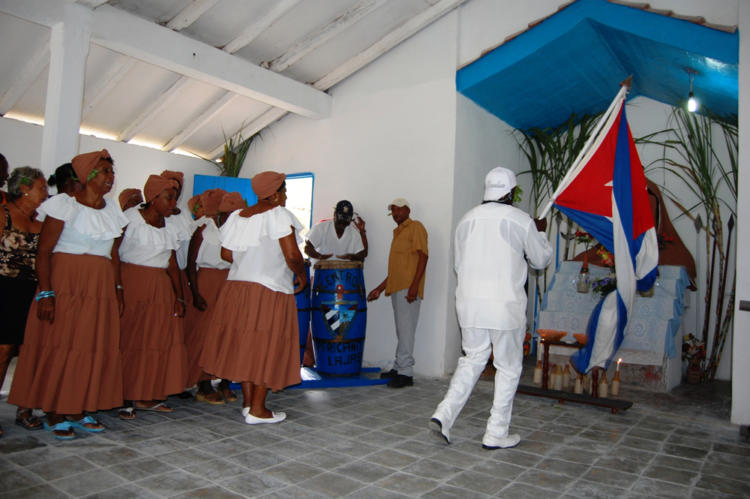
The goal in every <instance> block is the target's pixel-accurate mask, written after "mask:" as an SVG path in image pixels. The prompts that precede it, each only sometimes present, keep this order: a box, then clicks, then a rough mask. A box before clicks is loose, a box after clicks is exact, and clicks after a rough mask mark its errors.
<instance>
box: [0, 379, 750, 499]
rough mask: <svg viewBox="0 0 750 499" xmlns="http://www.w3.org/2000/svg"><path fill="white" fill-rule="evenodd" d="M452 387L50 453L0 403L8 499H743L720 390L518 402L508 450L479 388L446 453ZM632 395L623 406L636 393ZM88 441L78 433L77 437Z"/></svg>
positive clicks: (215, 410) (317, 398) (169, 418)
mask: <svg viewBox="0 0 750 499" xmlns="http://www.w3.org/2000/svg"><path fill="white" fill-rule="evenodd" d="M446 385H447V380H446V379H443V380H433V379H419V378H418V379H416V380H415V386H413V387H411V388H405V389H402V390H392V389H389V388H386V387H384V386H375V387H367V388H338V389H328V390H308V391H303V390H287V391H285V392H282V393H278V394H274V395H271V396H270V398H269V405H270V406H271V407H272V408H274V409H283V410H285V411H287V413H288V414H289V418H288V420H287V421H285V422H283V423H281V424H278V425H267V426H265V425H263V426H254V427H250V426H247V425H245V424H243V423H242V421H241V419H240V415H239V410H240V403H239V402H236V403H234V404H231V405H229V406H220V407H216V406H210V405H207V404H201V403H198V402H195V401H192V400H188V401H183V400H179V399H174V400H170V403H171V404H172V405H174V406H175V407H176V408H177V410H176V411H175V412H174V413H172V414H168V415H164V414H157V413H148V412H140V413H138V419H137V420H136V421H134V422H124V421H120V420H119V419H117V418H116V416H115V414H114V413H109V412H106V413H100V414H99V417H100V418H101V419H102V421H103V422H104V423H105V424H106V425H107V431H105V432H104V433H102V434H98V435H93V434H84V435H81V437H79V438H78V439H76V440H74V441H71V442H58V441H55V440H54V439H53V438H52V436H51V434H49V433H46V432H44V431H39V432H27V431H24V430H23V429H21V428H19V427H17V426H15V425H13V424H12V418H13V408H12V407H10V406H8V405H7V404H6V403H4V402H3V403H0V422H1V423H2V424H3V427H4V429H5V436H4V437H3V438H2V439H0V496H2V497H24V498H27V497H82V496H86V497H112V498H123V497H283V498H288V497H305V498H308V497H342V496H345V497H361V498H371V497H434V498H441V497H446V498H447V497H460V498H473V497H477V498H481V497H488V496H499V497H509V498H510V497H533V498H535V499H540V498H545V497H680V498H682V497H696V498H702V497H724V496H744V497H748V496H750V473H748V472H747V470H748V465H750V444H748V443H746V442H743V441H741V440H740V436H739V429H738V427H737V426H733V425H731V424H729V423H728V421H727V419H728V418H727V407H728V395H727V393H728V392H727V385H728V384H726V383H724V384H716V385H713V386H710V387H706V386H704V387H699V388H698V389H697V390H693V391H691V390H690V389H688V388H680V389H678V390H677V391H676V392H675V393H673V394H670V395H663V396H659V395H652V394H647V393H643V392H637V391H632V389H631V391H630V394H631V395H632V397H631V398H632V399H633V400H634V401H635V402H636V404H635V405H634V407H633V408H632V409H630V410H628V411H626V412H624V413H620V414H617V415H613V414H610V413H609V412H608V411H606V410H603V409H598V408H593V407H586V406H580V405H574V404H566V405H559V404H557V403H556V402H554V401H552V400H549V399H538V398H534V397H530V396H524V395H519V396H517V397H516V401H515V406H514V419H513V427H514V428H513V429H514V430H515V431H517V432H520V433H521V435H522V437H523V440H522V442H521V444H520V446H519V447H517V448H515V449H510V450H498V451H486V450H483V449H482V448H481V447H480V440H481V436H482V433H483V429H484V423H485V419H486V417H487V415H488V414H487V412H488V409H489V406H490V403H491V396H492V383H490V382H486V381H480V382H479V384H478V385H477V388H476V390H475V392H474V395H473V396H472V398H471V399H470V400H469V403H468V404H467V407H466V409H465V410H464V412H463V413H462V415H461V417H460V418H459V420H458V422H457V424H456V425H455V427H454V429H453V431H452V436H453V439H454V442H453V444H451V445H450V446H446V445H444V444H442V443H441V442H439V441H438V440H436V439H435V438H434V436H433V435H431V434H430V431H429V430H428V429H427V426H426V423H427V420H428V418H429V416H430V415H431V413H432V411H433V409H434V408H435V405H436V404H437V402H438V401H439V400H440V398H441V397H442V395H443V393H444V392H445V389H446ZM625 390H626V391H625V395H628V392H627V390H628V389H627V388H626V389H625ZM79 433H81V432H79Z"/></svg>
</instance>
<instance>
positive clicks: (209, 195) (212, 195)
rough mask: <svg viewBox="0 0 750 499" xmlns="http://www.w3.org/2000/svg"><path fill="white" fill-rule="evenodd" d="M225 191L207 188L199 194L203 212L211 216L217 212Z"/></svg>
mask: <svg viewBox="0 0 750 499" xmlns="http://www.w3.org/2000/svg"><path fill="white" fill-rule="evenodd" d="M226 193H227V191H225V190H224V189H219V188H216V189H208V190H206V191H204V192H203V194H201V204H202V205H203V214H204V215H206V216H207V217H212V216H214V215H216V214H217V213H219V205H220V204H221V200H222V198H224V196H225V195H226Z"/></svg>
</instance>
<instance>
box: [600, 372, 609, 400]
mask: <svg viewBox="0 0 750 499" xmlns="http://www.w3.org/2000/svg"><path fill="white" fill-rule="evenodd" d="M607 388H608V386H607V372H606V371H602V378H601V379H600V380H599V396H600V397H602V398H606V397H607Z"/></svg>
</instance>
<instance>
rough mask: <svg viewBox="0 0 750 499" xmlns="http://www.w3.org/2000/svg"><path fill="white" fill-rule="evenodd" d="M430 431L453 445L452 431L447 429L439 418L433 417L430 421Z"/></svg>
mask: <svg viewBox="0 0 750 499" xmlns="http://www.w3.org/2000/svg"><path fill="white" fill-rule="evenodd" d="M430 429H431V430H432V431H434V432H437V433H438V434H439V435H440V436H441V437H443V440H445V443H446V444H449V443H451V429H450V428H445V427H444V426H443V422H442V421H440V420H439V419H438V418H436V417H433V418H432V419H430Z"/></svg>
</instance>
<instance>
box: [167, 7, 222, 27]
mask: <svg viewBox="0 0 750 499" xmlns="http://www.w3.org/2000/svg"><path fill="white" fill-rule="evenodd" d="M218 2H219V0H193V1H192V2H190V4H189V5H188V6H187V7H185V8H184V9H182V10H181V11H180V12H179V13H177V15H176V16H174V17H173V18H172V19H170V20H169V22H168V23H167V28H169V29H173V30H175V31H180V30H183V29H185V28H187V27H188V26H190V25H191V24H193V23H194V22H195V21H197V20H198V18H199V17H201V16H202V15H203V14H205V13H206V12H207V11H208V10H209V9H210V8H211V7H213V6H214V5H216V4H217V3H218Z"/></svg>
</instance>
